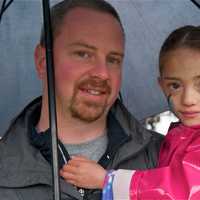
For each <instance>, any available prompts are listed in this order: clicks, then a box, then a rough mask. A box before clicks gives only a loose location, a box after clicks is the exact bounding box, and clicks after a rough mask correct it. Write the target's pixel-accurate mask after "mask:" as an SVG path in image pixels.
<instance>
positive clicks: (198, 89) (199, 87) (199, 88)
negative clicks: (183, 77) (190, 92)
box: [194, 78, 200, 93]
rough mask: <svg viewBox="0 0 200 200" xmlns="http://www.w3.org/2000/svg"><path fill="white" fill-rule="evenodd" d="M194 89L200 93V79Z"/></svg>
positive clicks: (196, 81)
mask: <svg viewBox="0 0 200 200" xmlns="http://www.w3.org/2000/svg"><path fill="white" fill-rule="evenodd" d="M194 88H195V89H196V90H197V92H199V93H200V79H199V78H198V79H196V80H195V82H194Z"/></svg>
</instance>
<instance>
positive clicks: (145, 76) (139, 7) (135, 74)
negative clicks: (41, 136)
mask: <svg viewBox="0 0 200 200" xmlns="http://www.w3.org/2000/svg"><path fill="white" fill-rule="evenodd" d="M5 2H6V1H3V3H2V10H3V9H4V10H6V8H7V7H8V6H9V5H10V4H11V2H13V0H11V1H10V2H9V3H8V4H7V5H6V3H5ZM47 2H48V1H46V0H43V8H44V19H45V14H46V15H47V17H46V19H47V22H49V21H48V18H49V16H48V15H49V10H48V7H49V5H48V3H47ZM158 2H159V1H158ZM192 2H193V3H194V4H195V5H197V7H199V4H198V2H197V1H192ZM21 3H22V2H21ZM32 3H36V2H32ZM111 3H112V4H113V5H115V6H116V7H117V6H118V7H117V8H118V10H119V11H120V10H122V11H123V12H120V13H121V15H122V19H124V24H125V28H126V25H127V24H126V23H127V22H128V20H130V19H133V18H132V17H135V16H134V15H133V16H132V15H129V18H128V20H125V17H123V16H126V17H127V14H126V15H125V13H128V12H127V11H128V10H126V9H127V8H129V9H130V7H132V8H134V9H135V11H136V13H137V12H138V14H139V18H138V19H139V20H141V22H140V21H139V25H140V24H143V25H144V26H145V30H146V34H147V35H150V34H151V35H152V36H153V37H152V38H151V37H149V38H148V40H147V41H146V42H149V41H151V42H150V43H148V46H147V47H149V48H147V50H148V51H145V49H142V50H143V53H144V55H143V56H144V58H146V54H147V52H149V49H150V50H152V49H153V47H155V46H154V45H153V44H154V41H155V39H157V34H155V32H154V31H153V30H155V31H156V30H157V27H156V28H153V26H152V25H151V24H153V23H152V21H150V22H151V23H148V24H146V20H144V16H145V15H141V13H142V9H143V8H145V7H143V6H144V5H143V6H142V4H141V2H139V1H138V2H137V1H123V2H122V1H111ZM149 3H150V4H149ZM152 3H153V4H152ZM155 3H156V1H149V2H147V4H146V5H148V6H150V8H154V7H152V6H153V5H154V6H155ZM165 3H166V2H165ZM168 3H169V2H168ZM173 3H176V2H175V1H174V2H173ZM26 4H27V3H25V5H26ZM45 4H46V8H45ZM18 5H19V6H20V4H18ZM34 5H35V4H34ZM125 5H126V7H124V8H123V6H125ZM156 5H157V4H156ZM163 5H164V4H162V6H163ZM21 6H23V5H21ZM162 6H161V7H162ZM27 8H28V9H30V3H29V4H27ZM158 8H159V10H160V7H158ZM150 10H152V9H150ZM124 11H125V13H124ZM170 11H171V8H170ZM129 12H130V11H129ZM133 13H134V12H133ZM153 13H154V12H153ZM151 15H152V13H151ZM151 15H150V16H151ZM153 16H154V15H153ZM1 18H2V15H0V19H1ZM157 18H158V16H156V19H157ZM12 21H13V20H12ZM45 22H46V21H45ZM129 22H130V24H131V23H132V20H131V21H129ZM8 24H9V21H8ZM132 25H135V24H132ZM129 26H130V25H129ZM6 27H7V28H10V26H9V25H8V26H6ZM133 27H134V28H137V26H133ZM45 28H46V30H47V31H49V30H50V29H49V26H47V25H46V26H45ZM32 29H33V27H31V30H32ZM2 30H5V29H2ZM125 30H126V29H125ZM158 30H159V28H158ZM47 31H46V34H45V35H46V43H48V41H50V39H51V37H50V36H51V33H49V34H48V32H47ZM2 32H3V31H2ZM8 32H9V31H8ZM11 33H12V31H11ZM131 33H132V32H131ZM14 35H15V32H14ZM127 35H128V34H127ZM129 35H130V39H129V38H127V40H128V39H129V40H130V41H132V38H131V36H138V35H134V34H129ZM147 35H143V36H145V37H144V38H142V39H146V38H147V37H146V36H147ZM22 39H23V38H22ZM139 39H140V38H139ZM152 39H154V40H152ZM0 41H1V35H0ZM2 41H3V42H4V38H3V40H2ZM5 41H6V40H5ZM15 41H16V42H17V40H15ZM138 41H140V40H137V38H136V43H135V44H137V42H138ZM142 41H145V40H142ZM152 41H153V42H152ZM129 44H130V43H129ZM11 45H12V47H17V45H13V43H11ZM2 46H3V45H2ZM49 47H50V48H51V41H50V42H49ZM130 47H131V46H130ZM133 47H134V43H133ZM137 47H140V48H141V45H140V44H138V46H137ZM143 47H145V45H144V46H143ZM8 48H9V47H8ZM10 48H11V47H10ZM2 49H3V50H5V49H4V48H2ZM47 49H48V45H47ZM7 50H9V51H7V52H6V53H5V54H2V55H3V58H4V56H5V57H6V56H7V55H8V52H10V50H11V49H7ZM49 50H51V49H48V50H47V53H48V51H49ZM128 50H129V51H128ZM131 50H132V48H130V49H129V48H128V47H127V52H128V53H127V54H126V55H130V54H129V53H130V52H131V53H133V52H132V51H131ZM17 51H18V48H17ZM134 53H135V51H134ZM11 55H12V54H11ZM9 56H10V55H9ZM143 56H142V57H141V61H142V60H143ZM9 58H11V59H10V60H12V58H13V57H9ZM48 58H49V59H48ZM137 58H138V57H137ZM130 61H132V56H131V55H130V56H129V57H127V58H126V60H125V65H126V64H127V66H130V67H129V68H127V69H126V71H125V77H126V79H125V80H129V81H130V80H131V82H130V83H131V84H130V83H128V85H133V86H135V85H134V84H133V80H134V81H135V80H136V77H138V75H140V74H139V72H141V75H142V76H141V77H142V78H143V79H141V80H142V83H143V84H142V86H143V88H141V89H140V90H139V93H141V94H142V96H140V98H139V99H138V102H140V105H142V107H141V108H146V109H147V110H146V109H145V110H144V111H145V112H144V111H143V112H142V110H140V111H139V112H140V113H143V115H141V116H142V117H144V116H145V115H146V116H147V115H149V114H150V112H151V113H153V112H154V113H155V112H158V108H159V109H160V110H162V109H164V107H166V106H164V103H163V106H162V107H163V108H161V107H159V106H156V109H154V111H153V110H151V106H148V107H147V103H146V100H147V98H146V97H147V96H146V97H145V96H144V94H145V95H146V94H147V93H148V94H149V95H150V96H152V97H153V96H154V95H153V93H154V92H155V87H151V86H154V84H152V85H149V86H150V88H148V87H146V86H147V85H145V84H144V83H145V81H144V80H145V79H150V80H152V77H155V76H152V74H153V75H155V74H156V73H155V72H156V69H155V68H153V67H148V68H144V67H142V68H140V65H139V70H138V67H134V62H130ZM48 63H50V65H51V63H53V62H52V58H51V55H50V56H49V57H48V56H47V64H48ZM138 64H142V63H138ZM2 66H3V67H5V66H4V63H2ZM143 66H145V65H143ZM130 69H131V71H130ZM146 69H147V70H146ZM5 70H6V68H5ZM51 70H52V68H51V66H50V67H48V77H49V80H50V82H51V81H52V80H53V77H52V76H51V75H52V72H53V70H52V71H51ZM10 71H11V74H12V69H11V70H10ZM15 72H16V73H17V75H20V74H21V73H20V71H18V69H17V68H16V71H15ZM27 72H28V69H27ZM50 72H51V73H50ZM148 72H150V73H148ZM132 73H133V76H132ZM154 73H155V74H154ZM130 75H131V76H130ZM127 76H128V77H127ZM14 78H17V77H15V76H14ZM19 78H21V77H19ZM19 81H21V79H19ZM25 81H26V82H27V80H26V79H25ZM139 82H141V81H139V80H138V81H137V82H136V83H139ZM22 83H23V80H22ZM125 84H126V82H125ZM49 87H50V85H49ZM51 87H53V85H51ZM146 88H147V89H146ZM17 89H19V88H17ZM132 90H133V91H134V88H131V90H130V91H132ZM5 91H8V90H5ZM17 91H18V90H17ZM122 91H123V88H122ZM146 92H147V93H146ZM149 92H150V93H149ZM7 94H10V91H9V92H8V93H7ZM22 94H23V93H22ZM132 94H133V95H132ZM52 95H54V92H53V94H52ZM131 95H132V96H133V97H134V93H131ZM49 96H51V93H50V95H49ZM124 96H125V99H127V100H128V99H129V100H130V96H129V94H128V93H125V95H124ZM138 96H139V95H138V93H136V96H135V98H133V99H131V102H130V105H133V103H132V102H134V103H136V102H137V100H136V99H137V98H138ZM150 96H149V97H150ZM155 96H157V95H155ZM141 97H143V98H142V99H141ZM52 100H53V101H52V102H51V99H50V104H52V103H54V100H55V99H54V97H52ZM141 100H144V101H143V102H142V103H144V104H141ZM148 100H149V99H148ZM12 102H15V101H12ZM150 102H151V101H150ZM128 104H129V102H128V101H127V105H128ZM7 106H8V105H7ZM136 106H137V104H136ZM138 106H139V104H138ZM49 107H50V108H52V106H51V105H50V106H49ZM137 108H138V107H137ZM165 109H166V108H165ZM50 111H51V109H50ZM52 111H53V115H52V116H53V118H54V116H55V107H54V108H53V109H52ZM144 113H145V115H144ZM136 114H137V112H136ZM141 116H138V118H142V117H141ZM50 118H51V117H50ZM51 120H52V119H50V121H51ZM50 124H51V123H50ZM55 125H56V120H55V119H54V120H53V130H54V131H56V130H55V129H56V127H55ZM51 130H52V129H51ZM52 132H53V131H52ZM54 134H55V133H54ZM54 134H52V135H54ZM55 136H56V135H54V136H52V141H53V143H52V146H54V148H53V149H54V150H56V149H57V148H56V146H57V144H56V138H55ZM54 142H55V143H54ZM53 158H55V159H53V160H55V162H54V167H53V169H54V170H53V172H54V198H55V199H60V196H59V183H58V178H57V176H58V166H57V162H56V161H57V151H55V152H54V154H53Z"/></svg>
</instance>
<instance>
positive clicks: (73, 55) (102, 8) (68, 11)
mask: <svg viewBox="0 0 200 200" xmlns="http://www.w3.org/2000/svg"><path fill="white" fill-rule="evenodd" d="M57 7H59V9H58V8H57ZM61 7H64V8H63V9H61ZM56 8H57V9H58V10H62V12H61V11H60V12H58V10H57V9H56ZM53 9H54V15H55V13H57V14H56V17H55V18H56V20H54V19H53V23H54V25H53V26H52V27H53V36H54V41H53V46H54V65H55V80H56V101H57V110H58V112H60V113H61V115H63V116H65V115H66V116H69V115H70V116H72V117H75V118H78V119H80V120H82V121H85V122H92V121H95V120H97V119H99V118H101V117H105V116H106V114H107V112H108V110H109V109H110V107H111V106H112V104H113V103H114V101H115V100H116V98H117V96H118V93H119V89H120V85H121V70H122V60H123V54H124V32H123V28H122V25H121V23H120V21H119V18H118V15H117V13H116V11H115V10H114V8H112V7H111V6H110V5H109V4H107V3H105V2H104V1H102V0H73V1H69V2H68V1H63V2H61V3H60V4H58V5H56V6H55V7H54V8H53ZM55 10H56V11H55ZM54 15H52V18H53V16H54ZM59 15H60V16H59ZM58 16H59V17H58ZM58 19H60V21H59V20H58ZM41 38H43V36H42V37H41ZM35 61H36V66H37V71H38V74H39V77H40V78H41V79H42V80H43V83H44V94H45V95H46V94H47V86H46V72H45V70H46V60H45V51H44V46H43V39H41V44H40V45H39V46H38V47H37V48H36V51H35Z"/></svg>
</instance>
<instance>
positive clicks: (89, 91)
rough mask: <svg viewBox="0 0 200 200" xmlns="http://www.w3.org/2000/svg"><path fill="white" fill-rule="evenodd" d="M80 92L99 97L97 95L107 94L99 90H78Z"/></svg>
mask: <svg viewBox="0 0 200 200" xmlns="http://www.w3.org/2000/svg"><path fill="white" fill-rule="evenodd" d="M80 90H81V91H82V92H85V93H88V94H90V95H94V96H99V95H105V94H107V93H108V92H107V91H106V90H100V89H87V88H80Z"/></svg>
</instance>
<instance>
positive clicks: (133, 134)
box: [0, 98, 163, 200]
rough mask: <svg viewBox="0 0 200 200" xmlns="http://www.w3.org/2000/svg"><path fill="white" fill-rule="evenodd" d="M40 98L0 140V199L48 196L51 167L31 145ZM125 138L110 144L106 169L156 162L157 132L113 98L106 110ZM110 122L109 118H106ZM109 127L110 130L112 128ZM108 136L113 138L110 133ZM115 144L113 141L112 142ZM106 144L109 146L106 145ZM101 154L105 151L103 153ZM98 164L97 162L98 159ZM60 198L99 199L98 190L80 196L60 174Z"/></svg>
mask: <svg viewBox="0 0 200 200" xmlns="http://www.w3.org/2000/svg"><path fill="white" fill-rule="evenodd" d="M40 106H41V98H38V99H36V100H34V101H33V102H32V103H31V104H29V105H28V106H27V107H26V108H25V109H24V110H23V111H22V112H21V113H20V114H19V115H18V116H17V117H16V118H15V119H14V120H13V122H12V123H11V125H10V127H9V129H8V131H7V132H6V134H5V135H4V137H3V138H2V140H1V141H0V199H1V200H52V199H53V194H52V170H51V165H50V163H49V162H48V161H47V160H46V159H45V158H44V156H43V155H42V154H41V152H40V150H38V149H37V148H36V147H35V146H33V145H31V142H30V137H29V136H28V135H29V134H30V131H31V126H34V123H36V122H34V121H37V120H38V116H39V115H40ZM110 114H111V115H112V116H113V118H114V121H113V120H112V124H110V125H109V124H108V132H109V131H111V130H109V128H110V129H113V128H112V127H113V126H115V125H117V126H116V127H118V126H120V127H121V129H120V131H122V132H123V134H124V135H126V136H127V138H128V139H126V140H124V142H123V143H120V145H118V146H117V148H115V149H114V148H113V149H112V148H111V149H110V150H109V151H111V152H112V156H111V157H110V158H109V160H108V161H107V164H106V165H105V166H104V167H105V168H107V169H119V168H122V169H147V168H153V167H155V166H156V162H157V157H158V152H159V148H160V143H161V141H162V139H163V136H161V135H160V134H158V133H155V132H151V131H148V130H146V129H144V128H143V127H142V126H141V125H140V124H139V123H138V122H137V120H136V119H135V118H133V116H132V115H131V114H130V113H129V112H128V111H127V110H126V108H125V107H124V106H123V105H122V104H121V103H120V102H119V101H117V102H116V104H115V105H114V106H113V108H112V110H111V113H110ZM108 123H111V122H108ZM112 131H113V130H112ZM109 140H114V141H115V143H119V142H120V141H116V140H115V138H113V137H110V139H109ZM115 146H116V145H115ZM108 148H109V147H108ZM104 156H105V155H104ZM100 164H101V162H100ZM60 186H61V200H83V199H84V200H100V199H101V191H100V190H86V191H85V196H84V197H82V196H81V195H80V193H79V192H78V191H77V190H76V188H75V187H73V186H72V185H70V184H68V183H66V182H65V181H64V180H63V179H61V178H60Z"/></svg>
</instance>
